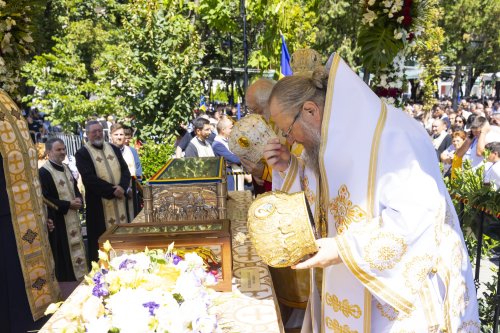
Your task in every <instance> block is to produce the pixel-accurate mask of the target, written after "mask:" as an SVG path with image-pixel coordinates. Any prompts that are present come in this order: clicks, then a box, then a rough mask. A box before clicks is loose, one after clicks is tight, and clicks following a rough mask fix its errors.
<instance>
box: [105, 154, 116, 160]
mask: <svg viewBox="0 0 500 333" xmlns="http://www.w3.org/2000/svg"><path fill="white" fill-rule="evenodd" d="M106 158H107V159H108V160H110V161H112V160H114V159H115V157H114V156H113V155H111V154H109V155H108V157H106Z"/></svg>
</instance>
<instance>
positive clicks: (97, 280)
mask: <svg viewBox="0 0 500 333" xmlns="http://www.w3.org/2000/svg"><path fill="white" fill-rule="evenodd" d="M103 277H104V275H103V274H102V273H101V272H97V273H95V275H94V277H93V278H92V281H94V283H95V284H101V283H102V281H101V280H102V278H103Z"/></svg>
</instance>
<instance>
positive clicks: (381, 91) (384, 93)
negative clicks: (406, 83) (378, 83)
mask: <svg viewBox="0 0 500 333" xmlns="http://www.w3.org/2000/svg"><path fill="white" fill-rule="evenodd" d="M375 93H376V94H377V96H378V97H393V98H396V97H398V96H399V95H400V94H401V89H398V88H388V89H387V88H384V87H376V88H375Z"/></svg>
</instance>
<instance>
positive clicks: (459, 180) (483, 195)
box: [447, 162, 500, 230]
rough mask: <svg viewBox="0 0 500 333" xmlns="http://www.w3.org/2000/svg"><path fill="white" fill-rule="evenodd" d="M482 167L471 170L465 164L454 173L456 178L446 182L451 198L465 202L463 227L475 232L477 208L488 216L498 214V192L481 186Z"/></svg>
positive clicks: (499, 205)
mask: <svg viewBox="0 0 500 333" xmlns="http://www.w3.org/2000/svg"><path fill="white" fill-rule="evenodd" d="M483 175H484V166H482V167H479V168H477V169H475V170H474V169H472V168H471V167H470V163H468V162H465V163H464V167H463V169H462V170H457V171H456V178H455V179H453V180H451V181H448V182H447V185H448V189H449V191H450V194H451V195H452V197H454V196H459V197H461V198H463V199H465V200H466V201H467V204H466V205H465V211H464V215H463V217H464V225H465V226H468V227H471V228H472V229H473V230H475V227H476V226H475V222H476V216H477V214H478V208H479V209H481V208H482V210H484V211H486V213H488V214H495V213H498V212H500V192H498V191H494V190H493V189H492V188H491V186H486V185H484V184H483Z"/></svg>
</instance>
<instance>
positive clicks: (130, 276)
mask: <svg viewBox="0 0 500 333" xmlns="http://www.w3.org/2000/svg"><path fill="white" fill-rule="evenodd" d="M104 249H105V251H99V259H100V265H99V264H97V263H95V262H94V263H92V271H91V272H90V274H89V275H88V276H86V277H85V282H84V285H82V286H80V287H79V288H85V290H84V292H83V293H79V295H78V297H77V299H76V300H74V299H73V300H72V304H73V305H74V304H75V303H76V305H77V306H72V307H71V309H70V310H69V311H67V312H69V313H65V316H64V318H65V321H64V322H63V323H64V327H58V330H59V329H60V332H63V331H64V332H98V333H100V332H102V333H108V332H113V333H114V332H120V333H128V332H130V333H142V332H144V333H146V332H148V333H149V332H200V333H212V332H222V330H221V328H220V327H219V325H218V322H217V313H216V308H215V307H214V306H213V298H214V296H215V291H213V290H212V289H209V288H207V286H209V285H213V284H215V282H216V278H215V276H214V275H213V274H212V273H210V272H206V269H205V266H204V263H203V260H202V258H201V257H200V256H198V255H197V254H196V253H186V254H184V257H183V258H181V257H179V256H178V255H177V254H176V252H174V251H173V243H172V244H170V246H169V247H168V249H167V251H163V250H148V249H147V248H146V250H145V251H144V252H140V253H135V254H123V255H120V256H115V257H114V258H112V259H111V258H110V252H114V251H113V249H112V248H111V246H110V244H109V242H106V244H105V246H104ZM61 303H62V302H61ZM61 303H57V304H52V305H51V306H50V307H49V309H48V310H47V312H46V313H53V312H55V311H56V310H57V308H58V307H59V306H60V305H61ZM59 323H60V322H58V326H61V325H59Z"/></svg>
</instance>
